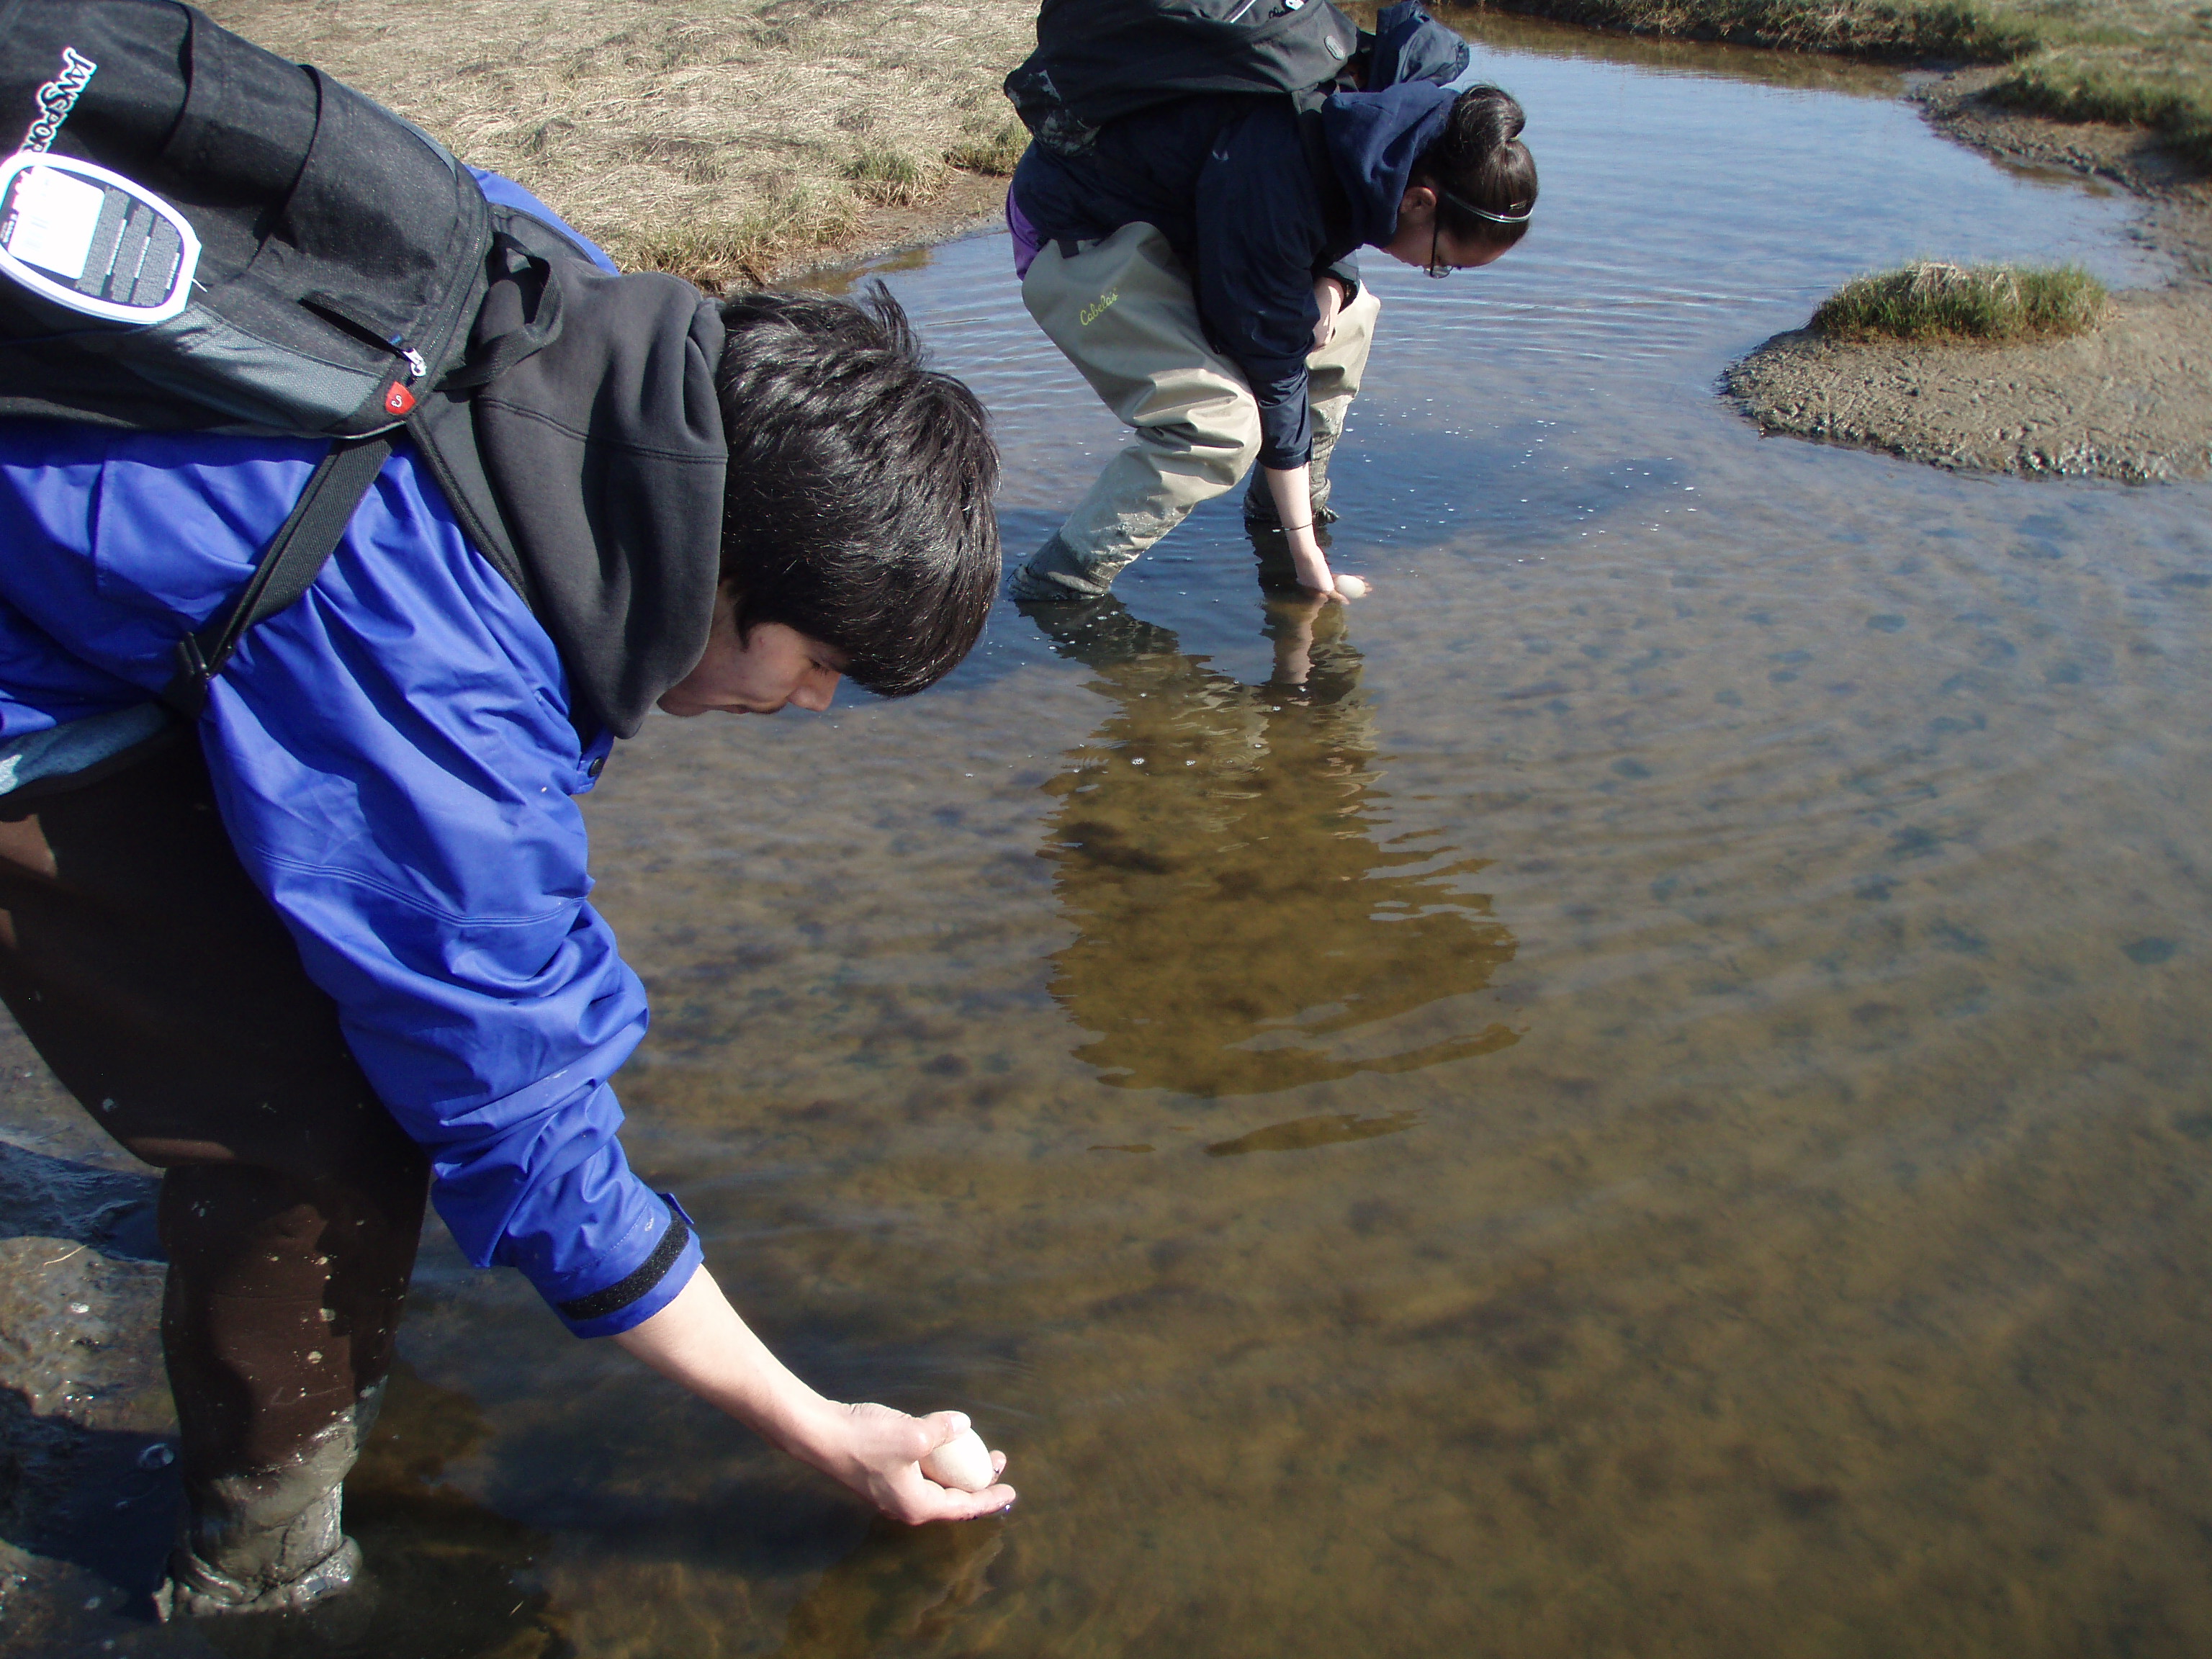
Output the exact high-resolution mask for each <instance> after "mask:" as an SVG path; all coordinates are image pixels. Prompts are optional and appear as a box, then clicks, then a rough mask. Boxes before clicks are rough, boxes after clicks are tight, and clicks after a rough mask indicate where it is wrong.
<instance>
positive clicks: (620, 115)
mask: <svg viewBox="0 0 2212 1659" xmlns="http://www.w3.org/2000/svg"><path fill="white" fill-rule="evenodd" d="M202 3H203V5H204V9H206V10H207V11H208V12H209V13H210V15H212V16H213V17H214V18H215V19H216V21H217V22H219V23H222V25H224V26H225V27H228V28H232V29H235V30H236V31H237V32H238V33H240V34H243V35H245V36H246V38H247V39H248V40H254V41H258V42H259V43H260V44H261V45H263V46H267V47H269V48H270V49H271V50H272V51H276V52H283V53H284V54H285V55H287V56H289V57H292V58H298V59H300V60H301V61H302V62H306V63H312V64H316V65H318V66H319V67H320V68H322V69H325V70H329V71H330V72H331V74H333V75H336V76H338V77H339V78H340V79H341V80H343V81H346V82H349V83H351V84H352V85H354V86H356V87H358V88H361V89H362V91H363V92H366V93H368V94H370V95H371V96H372V97H374V98H377V99H379V100H381V101H383V102H384V103H386V104H387V105H389V106H391V107H392V108H394V109H396V110H398V112H400V113H402V114H404V115H405V116H407V117H408V118H410V119H412V120H414V121H416V122H417V123H418V124H420V125H422V127H424V128H425V129H427V130H428V131H430V132H432V133H435V135H436V136H437V137H439V138H440V139H441V140H443V141H444V142H445V143H447V144H448V145H450V146H451V147H452V148H453V150H454V151H455V152H456V153H457V154H458V155H461V156H463V157H465V159H467V160H468V161H471V162H473V163H475V164H476V165H477V166H479V167H493V168H495V169H497V170H498V171H499V172H501V173H506V174H507V175H508V176H509V177H511V178H513V179H518V180H519V181H520V182H521V183H522V184H524V185H526V186H528V187H529V188H530V189H531V190H533V191H536V192H537V193H538V195H539V196H541V197H544V199H545V200H546V201H547V202H548V203H550V204H551V205H552V206H553V207H554V208H556V210H559V211H560V212H561V213H562V215H564V216H566V217H568V219H569V220H570V221H571V222H574V224H575V225H576V226H577V227H578V228H580V229H582V230H583V231H585V232H586V234H590V235H591V236H592V237H594V238H595V239H597V240H599V242H600V243H601V244H602V245H603V246H605V247H606V248H607V250H608V251H609V252H611V253H612V254H613V255H614V256H615V258H617V260H618V261H620V262H622V263H623V264H625V265H628V266H632V267H636V266H650V267H659V268H660V269H664V270H674V271H676V272H678V274H679V275H682V276H687V277H690V278H691V279H692V280H694V281H696V282H698V283H701V284H702V285H703V286H707V287H710V288H711V287H719V286H720V285H722V284H725V283H730V282H732V281H744V282H749V283H760V282H765V281H769V280H772V279H773V278H774V277H775V276H776V275H777V274H778V273H779V272H781V271H783V270H788V269H790V268H792V267H793V266H797V265H804V264H811V263H813V262H815V261H817V260H819V259H821V258H823V257H825V256H830V255H834V254H836V253H839V252H849V251H851V250H853V249H854V248H856V247H859V246H862V245H864V244H866V243H867V242H868V241H869V240H871V238H873V239H875V240H877V241H878V243H880V241H881V240H884V238H885V237H886V236H889V237H890V238H891V239H893V240H896V239H897V238H899V237H901V236H902V235H911V234H926V232H927V229H928V228H929V225H930V222H931V220H930V216H931V215H932V214H933V213H936V214H938V215H939V216H943V215H944V214H945V211H946V210H945V207H944V205H943V204H944V203H945V202H947V201H952V200H955V199H958V200H963V201H969V202H971V203H972V201H974V200H977V199H981V192H979V191H976V190H974V189H970V190H968V191H965V192H964V194H963V192H961V191H960V189H959V186H960V183H961V178H962V175H963V173H965V174H967V175H968V177H969V180H970V182H971V183H972V181H973V179H974V178H975V175H977V174H1000V173H1006V172H1008V171H1011V170H1012V164H1013V161H1014V160H1015V159H1016V158H1017V157H1018V155H1019V154H1020V150H1021V143H1020V140H1022V139H1024V138H1026V137H1027V135H1026V134H1024V133H1022V132H1021V130H1020V128H1019V127H1018V125H1014V124H1013V123H1012V111H1011V109H1010V108H1009V106H1008V105H1007V103H1006V99H1005V97H1004V95H1003V94H1001V93H1000V90H999V82H1000V79H1001V78H1002V77H1003V76H1005V74H1006V70H1008V69H1010V68H1012V65H1013V64H1015V63H1016V62H1018V60H1019V59H1020V58H1022V56H1023V55H1024V53H1025V52H1027V51H1028V50H1029V48H1030V45H1031V44H1032V43H1033V40H1034V29H1035V25H1036V0H966V3H962V0H946V3H933V4H925V3H921V0H701V3H698V4H695V5H687V6H681V7H676V6H669V5H666V4H665V3H662V0H532V3H530V4H528V5H523V6H517V5H514V4H512V3H507V0H498V3H495V0H377V3H375V4H374V5H361V4H358V3H350V0H202ZM955 216H956V217H957V215H955ZM887 225H888V226H889V228H888V229H886V226H887ZM908 227H911V228H908Z"/></svg>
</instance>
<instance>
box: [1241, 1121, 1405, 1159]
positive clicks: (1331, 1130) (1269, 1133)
mask: <svg viewBox="0 0 2212 1659" xmlns="http://www.w3.org/2000/svg"><path fill="white" fill-rule="evenodd" d="M1419 1121H1421V1115H1420V1114H1419V1112H1385V1113H1383V1115H1382V1116H1380V1117H1361V1116H1359V1115H1358V1114H1356V1113H1352V1112H1325V1113H1323V1114H1322V1115H1320V1116H1319V1117H1294V1118H1292V1119H1291V1121H1289V1122H1288V1123H1270V1124H1269V1125H1268V1126H1267V1127H1266V1128H1264V1129H1255V1130H1253V1131H1252V1133H1249V1134H1243V1135H1239V1136H1237V1139H1234V1140H1217V1141H1215V1142H1214V1143H1213V1144H1212V1146H1208V1147H1207V1148H1206V1156H1207V1157H1208V1158H1237V1157H1239V1156H1241V1155H1242V1154H1243V1153H1245V1152H1304V1151H1305V1150H1306V1149H1307V1148H1308V1147H1310V1146H1342V1145H1343V1144H1344V1143H1345V1142H1346V1141H1347V1140H1372V1139H1374V1138H1375V1137H1376V1135H1395V1134H1396V1133H1399V1132H1400V1131H1401V1130H1405V1129H1410V1128H1412V1127H1413V1126H1414V1125H1415V1124H1416V1123H1419Z"/></svg>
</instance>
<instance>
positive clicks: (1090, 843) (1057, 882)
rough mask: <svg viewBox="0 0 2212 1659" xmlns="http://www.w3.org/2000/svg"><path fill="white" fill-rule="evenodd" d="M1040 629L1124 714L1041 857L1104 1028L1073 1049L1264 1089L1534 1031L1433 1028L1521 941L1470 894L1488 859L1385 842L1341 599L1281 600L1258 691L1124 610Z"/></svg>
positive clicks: (1190, 1083)
mask: <svg viewBox="0 0 2212 1659" xmlns="http://www.w3.org/2000/svg"><path fill="white" fill-rule="evenodd" d="M1030 615H1031V616H1032V617H1033V618H1034V619H1035V620H1036V623H1038V625H1039V626H1040V627H1042V629H1044V630H1045V632H1046V634H1047V635H1048V637H1049V638H1050V639H1051V641H1052V642H1053V646H1054V649H1055V650H1057V651H1058V652H1059V653H1060V654H1061V655H1062V656H1066V657H1070V658H1073V659H1076V660H1078V661H1079V662H1081V663H1083V664H1084V665H1085V666H1087V667H1089V668H1090V669H1091V670H1092V671H1093V672H1094V673H1095V675H1096V677H1097V678H1095V679H1094V681H1093V682H1092V685H1093V689H1095V690H1099V691H1102V692H1103V693H1104V694H1105V695H1106V696H1108V697H1109V698H1111V699H1112V701H1113V703H1114V705H1115V707H1114V712H1113V713H1112V714H1110V715H1109V716H1108V718H1107V720H1106V721H1105V723H1104V724H1103V726H1100V728H1099V729H1098V731H1097V732H1096V733H1095V734H1093V736H1092V737H1091V739H1090V741H1089V742H1088V743H1086V744H1084V745H1083V746H1082V747H1081V748H1079V749H1077V750H1074V751H1073V753H1072V754H1071V755H1070V756H1069V757H1068V765H1067V767H1066V769H1065V770H1063V771H1061V772H1060V773H1058V774H1057V775H1054V778H1053V779H1052V780H1051V781H1050V782H1048V784H1046V786H1045V788H1046V790H1047V792H1048V793H1050V794H1052V795H1054V796H1055V797H1056V798H1057V799H1058V800H1059V802H1060V805H1059V807H1058V809H1057V811H1056V812H1055V813H1054V817H1053V820H1052V822H1051V823H1050V824H1049V825H1048V828H1047V830H1046V833H1045V836H1044V844H1043V848H1042V854H1041V855H1042V857H1044V858H1046V859H1048V860H1051V861H1052V862H1053V864H1054V866H1057V867H1056V872H1055V874H1054V890H1055V891H1056V893H1057V895H1058V896H1059V899H1060V904H1061V906H1062V908H1063V909H1064V911H1065V912H1066V915H1067V916H1068V917H1069V918H1070V919H1071V920H1073V921H1074V923H1075V924H1076V926H1077V927H1078V929H1079V933H1078V935H1077V938H1076V939H1075V940H1074V942H1073V944H1071V945H1068V946H1066V948H1065V949H1064V950H1062V951H1060V952H1059V953H1058V954H1057V955H1056V956H1055V957H1054V965H1055V968H1056V969H1057V971H1056V973H1055V975H1054V981H1053V986H1052V991H1053V994H1054V997H1056V998H1057V999H1058V1000H1060V1003H1061V1004H1062V1005H1063V1006H1065V1007H1066V1009H1067V1010H1068V1012H1070V1013H1071V1014H1072V1015H1073V1017H1074V1018H1076V1020H1077V1021H1078V1022H1079V1024H1082V1025H1083V1026H1084V1027H1085V1029H1086V1030H1090V1031H1093V1032H1096V1033H1097V1036H1094V1037H1092V1038H1091V1041H1090V1042H1087V1043H1085V1045H1084V1046H1083V1047H1082V1048H1079V1049H1078V1050H1077V1051H1076V1053H1077V1054H1078V1057H1079V1058H1080V1059H1083V1060H1087V1061H1089V1062H1090V1063H1091V1064H1092V1065H1094V1066H1097V1067H1098V1068H1099V1069H1100V1071H1101V1073H1103V1080H1105V1081H1107V1082H1109V1083H1115V1084H1118V1085H1121V1086H1123V1087H1125V1088H1134V1089H1152V1088H1164V1089H1176V1090H1180V1091H1183V1092H1185V1093H1188V1094H1194V1095H1208V1096H1210V1095H1224V1094H1253V1093H1264V1092H1268V1091H1274V1090H1279V1089H1290V1088H1296V1087H1297V1086H1298V1085H1301V1084H1307V1083H1314V1082H1319V1081H1322V1080H1324V1079H1332V1078H1341V1077H1347V1076H1349V1075H1351V1074H1352V1073H1354V1072H1362V1071H1364V1072H1383V1073H1395V1072H1409V1071H1414V1070H1418V1069H1419V1068H1420V1067H1423V1066H1433V1065H1435V1064H1437V1063H1438V1062H1439V1061H1442V1060H1458V1059H1463V1058H1465V1057H1466V1056H1468V1055H1470V1054H1485V1053H1487V1052H1489V1051H1491V1050H1492V1049H1495V1048H1504V1047H1505V1046H1506V1045H1507V1044H1509V1043H1510V1042H1513V1041H1514V1040H1515V1033H1514V1032H1512V1031H1511V1030H1509V1029H1508V1028H1506V1027H1504V1026H1502V1025H1497V1024H1486V1025H1484V1026H1483V1027H1482V1028H1481V1029H1480V1030H1474V1031H1468V1030H1456V1029H1450V1028H1449V1025H1447V1027H1446V1029H1443V1030H1438V1029H1437V1022H1438V1021H1439V1020H1446V1021H1449V1010H1448V1009H1446V1008H1444V1007H1443V1006H1442V1005H1444V1004H1446V1003H1447V1002H1448V1000H1449V999H1451V998H1455V997H1459V996H1463V995H1465V994H1468V993H1471V992H1475V991H1480V990H1481V989H1482V988H1483V987H1485V986H1486V985H1488V984H1489V982H1490V979H1491V975H1492V974H1493V973H1495V972H1496V971H1497V969H1498V967H1499V966H1500V965H1501V964H1502V963H1506V962H1508V961H1510V960H1511V958H1512V956H1513V936H1512V934H1511V933H1510V932H1508V931H1507V929H1506V928H1505V927H1504V926H1503V925H1502V924H1500V923H1498V922H1497V921H1493V920H1492V918H1491V915H1490V900H1489V898H1488V896H1486V895H1484V894H1480V893H1476V892H1472V891H1469V890H1468V879H1469V878H1471V877H1473V876H1474V874H1475V872H1478V871H1480V869H1481V868H1482V867H1483V863H1484V861H1483V860H1477V859H1468V858H1462V857H1460V856H1458V855H1457V854H1455V853H1453V852H1451V851H1449V849H1444V850H1439V849H1437V848H1433V847H1419V848H1416V847H1408V846H1406V845H1403V844H1393V843H1390V842H1382V843H1380V844H1378V841H1377V837H1376V824H1375V822H1374V820H1375V817H1376V807H1375V803H1374V801H1373V799H1371V796H1372V793H1373V791H1374V788H1375V782H1376V777H1375V771H1374V759H1375V735H1374V725H1373V720H1372V718H1371V716H1370V714H1369V712H1368V709H1367V708H1366V706H1365V702H1364V698H1363V697H1362V696H1361V694H1360V690H1359V670H1360V659H1359V653H1358V651H1356V650H1355V649H1354V648H1353V647H1352V643H1351V641H1350V640H1349V639H1348V638H1346V634H1345V619H1344V612H1343V610H1342V608H1341V607H1339V606H1325V607H1322V608H1321V609H1320V610H1319V611H1318V612H1316V609H1315V608H1314V607H1313V606H1311V605H1309V604H1306V603H1304V602H1302V601H1299V600H1297V599H1278V600H1274V601H1272V602H1271V603H1270V605H1269V606H1268V610H1267V624H1266V631H1267V635H1268V637H1269V639H1270V640H1272V641H1273V643H1274V647H1275V671H1274V672H1273V675H1272V676H1271V677H1270V678H1268V680H1267V682H1266V684H1261V685H1257V686H1251V685H1243V684H1238V683H1237V681H1236V680H1234V679H1232V678H1230V677H1229V676H1227V675H1225V674H1224V673H1222V672H1220V671H1218V670H1217V669H1214V668H1212V667H1211V666H1210V665H1208V663H1207V661H1206V659H1205V658H1203V657H1197V656H1191V655H1188V654H1186V653H1183V652H1182V650H1181V649H1180V647H1179V645H1178V642H1177V641H1176V636H1175V635H1174V634H1172V633H1170V631H1169V630H1168V629H1164V628H1160V627H1158V626H1155V625H1154V624H1152V623H1147V622H1144V621H1141V620H1140V619H1139V618H1138V617H1134V616H1133V615H1131V614H1130V612H1129V611H1127V609H1126V608H1125V607H1124V606H1123V605H1121V603H1120V602H1119V601H1118V600H1116V599H1113V598H1112V597H1111V596H1110V595H1109V597H1108V598H1106V599H1103V600H1100V601H1098V602H1097V603H1096V604H1094V605H1085V606H1080V607H1078V606H1069V605H1041V606H1036V607H1033V608H1032V609H1031V611H1030ZM1387 1022H1397V1023H1398V1026H1389V1025H1386V1023H1387ZM1399 1027H1402V1028H1403V1029H1399ZM1330 1037H1335V1038H1339V1039H1340V1041H1337V1042H1323V1041H1322V1039H1325V1038H1330ZM1316 1144H1317V1143H1316Z"/></svg>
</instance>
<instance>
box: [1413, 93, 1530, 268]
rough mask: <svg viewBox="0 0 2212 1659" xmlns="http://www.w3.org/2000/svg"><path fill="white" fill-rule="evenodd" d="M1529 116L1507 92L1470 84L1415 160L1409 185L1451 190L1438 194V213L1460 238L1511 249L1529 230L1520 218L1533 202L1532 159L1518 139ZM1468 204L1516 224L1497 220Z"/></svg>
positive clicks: (1525, 146) (1445, 224) (1446, 227)
mask: <svg viewBox="0 0 2212 1659" xmlns="http://www.w3.org/2000/svg"><path fill="white" fill-rule="evenodd" d="M1527 121H1528V116H1527V115H1526V114H1524V113H1523V112H1522V108H1521V105H1520V103H1519V101H1518V100H1516V99H1515V97H1514V96H1513V94H1511V93H1510V92H1506V91H1504V90H1502V89H1501V88H1497V87H1470V88H1468V90H1466V91H1465V92H1463V93H1462V94H1460V95H1459V98H1458V100H1457V101H1456V102H1455V103H1454V104H1453V105H1452V106H1451V113H1450V115H1449V116H1448V117H1447V118H1445V122H1444V130H1443V132H1442V133H1441V134H1440V135H1439V136H1438V137H1437V139H1436V140H1435V142H1434V143H1431V144H1430V146H1429V147H1428V148H1427V149H1425V150H1423V151H1422V152H1421V157H1420V160H1419V161H1415V162H1414V163H1413V173H1412V174H1411V176H1410V177H1409V178H1408V179H1407V183H1409V184H1416V185H1421V184H1425V185H1441V186H1442V187H1443V189H1444V190H1447V191H1450V192H1451V195H1450V196H1443V197H1439V198H1438V200H1437V213H1438V214H1439V215H1440V216H1441V221H1442V223H1443V228H1445V229H1446V230H1448V231H1449V232H1451V234H1453V235H1455V236H1456V237H1458V238H1459V239H1460V240H1462V241H1465V242H1474V243H1480V244H1481V245H1482V246H1487V247H1511V246H1513V245H1514V244H1515V243H1516V242H1517V241H1519V240H1521V239H1522V237H1523V236H1525V235H1527V234H1528V221H1527V219H1526V217H1525V216H1526V215H1527V214H1528V211H1529V210H1531V209H1533V208H1534V206H1535V205H1536V158H1535V157H1534V156H1533V155H1530V154H1529V153H1528V145H1526V144H1524V143H1522V142H1521V129H1522V126H1523V125H1525V124H1526V123H1527ZM1453 196H1455V197H1459V200H1458V201H1456V202H1455V201H1453V200H1452V199H1451V197H1453ZM1468 208H1480V209H1481V210H1483V212H1485V213H1495V214H1499V215H1502V216H1506V217H1508V218H1512V219H1516V220H1518V221H1519V222H1517V223H1513V224H1499V223H1498V222H1496V221H1495V220H1491V219H1486V218H1484V217H1482V216H1481V215H1480V214H1478V213H1471V212H1469V211H1468Z"/></svg>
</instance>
